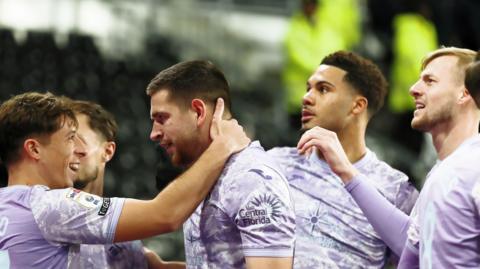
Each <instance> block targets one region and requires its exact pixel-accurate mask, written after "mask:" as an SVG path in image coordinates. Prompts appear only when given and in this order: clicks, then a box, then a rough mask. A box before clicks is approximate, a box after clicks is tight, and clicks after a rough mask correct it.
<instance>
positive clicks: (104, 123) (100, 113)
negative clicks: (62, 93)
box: [72, 100, 118, 142]
mask: <svg viewBox="0 0 480 269" xmlns="http://www.w3.org/2000/svg"><path fill="white" fill-rule="evenodd" d="M72 108H73V111H74V112H75V113H78V114H83V115H85V116H87V117H88V124H89V125H90V128H92V129H93V130H94V131H95V132H96V133H98V134H100V135H101V136H102V137H103V139H105V141H113V142H114V141H115V139H116V138H117V131H118V125H117V122H116V121H115V118H114V116H113V114H112V113H110V112H108V111H107V110H106V109H104V108H103V107H102V106H101V105H99V104H96V103H94V102H90V101H79V100H76V101H73V104H72Z"/></svg>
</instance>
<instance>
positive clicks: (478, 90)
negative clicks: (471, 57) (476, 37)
mask: <svg viewBox="0 0 480 269" xmlns="http://www.w3.org/2000/svg"><path fill="white" fill-rule="evenodd" d="M465 87H467V89H468V91H469V92H470V94H471V95H472V97H473V100H475V104H476V105H477V107H478V108H480V50H479V51H478V52H477V56H476V57H475V61H474V62H473V63H471V64H470V65H469V66H468V68H467V70H466V72H465Z"/></svg>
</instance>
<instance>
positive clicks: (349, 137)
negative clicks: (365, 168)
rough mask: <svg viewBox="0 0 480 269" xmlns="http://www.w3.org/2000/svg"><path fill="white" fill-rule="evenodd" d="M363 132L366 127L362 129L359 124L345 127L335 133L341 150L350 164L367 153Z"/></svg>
mask: <svg viewBox="0 0 480 269" xmlns="http://www.w3.org/2000/svg"><path fill="white" fill-rule="evenodd" d="M365 125H366V124H365ZM365 130H366V126H365V127H362V126H361V124H360V123H359V124H357V125H353V126H350V127H346V128H345V129H343V130H341V131H339V132H338V133H337V136H338V139H339V140H340V143H341V144H342V147H343V150H344V151H345V154H346V155H347V157H348V160H349V161H350V162H351V163H356V162H357V161H359V160H360V159H361V158H362V157H363V156H365V154H366V153H367V146H366V144H365Z"/></svg>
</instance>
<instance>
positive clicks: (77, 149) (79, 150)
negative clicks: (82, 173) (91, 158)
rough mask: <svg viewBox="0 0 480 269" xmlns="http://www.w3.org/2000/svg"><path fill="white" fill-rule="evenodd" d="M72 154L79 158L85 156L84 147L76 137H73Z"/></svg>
mask: <svg viewBox="0 0 480 269" xmlns="http://www.w3.org/2000/svg"><path fill="white" fill-rule="evenodd" d="M73 152H74V153H75V155H77V156H78V157H80V158H81V157H84V156H85V155H87V151H86V145H85V143H84V142H83V141H82V140H81V139H80V138H79V137H78V136H76V137H75V149H74V151H73Z"/></svg>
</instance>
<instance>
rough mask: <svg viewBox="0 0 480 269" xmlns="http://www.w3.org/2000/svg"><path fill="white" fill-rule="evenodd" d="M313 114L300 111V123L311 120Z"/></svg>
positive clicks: (304, 110)
mask: <svg viewBox="0 0 480 269" xmlns="http://www.w3.org/2000/svg"><path fill="white" fill-rule="evenodd" d="M313 116H314V114H313V113H312V112H310V111H308V110H306V109H302V123H305V122H307V121H309V120H310V119H311V118H313Z"/></svg>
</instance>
